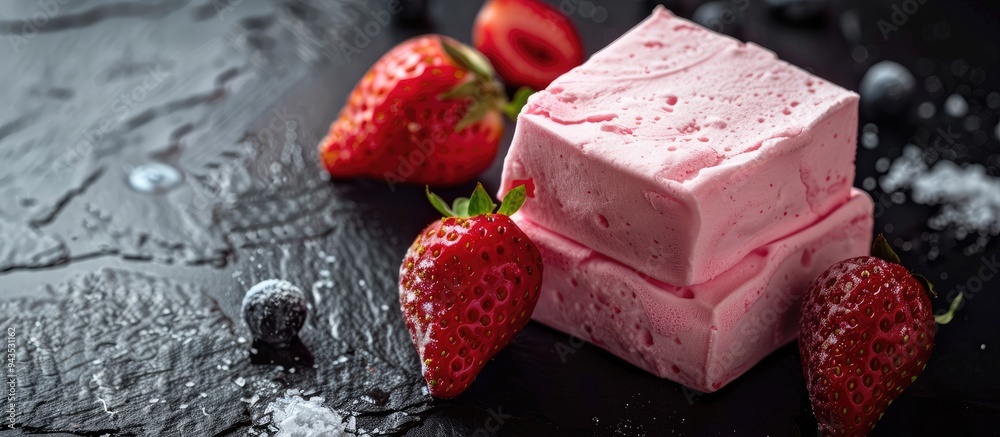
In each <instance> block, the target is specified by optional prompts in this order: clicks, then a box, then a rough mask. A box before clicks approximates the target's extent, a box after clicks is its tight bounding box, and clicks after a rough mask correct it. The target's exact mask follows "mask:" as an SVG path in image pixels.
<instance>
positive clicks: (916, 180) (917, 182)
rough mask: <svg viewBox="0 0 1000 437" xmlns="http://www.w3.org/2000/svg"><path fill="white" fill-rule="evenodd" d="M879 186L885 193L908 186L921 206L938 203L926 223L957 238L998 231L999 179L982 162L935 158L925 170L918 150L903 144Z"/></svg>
mask: <svg viewBox="0 0 1000 437" xmlns="http://www.w3.org/2000/svg"><path fill="white" fill-rule="evenodd" d="M880 185H881V187H882V190H883V191H885V192H887V193H891V192H894V191H897V190H900V189H904V188H909V189H910V190H911V191H912V194H911V197H912V199H913V201H914V202H916V203H918V204H921V205H941V210H940V211H939V212H938V214H937V215H935V216H933V217H931V218H930V220H929V221H928V223H927V224H928V226H930V227H931V228H932V229H937V230H941V229H945V228H948V227H952V228H954V229H955V232H956V236H957V237H958V238H965V237H966V236H967V235H968V234H970V233H978V234H980V235H997V234H1000V178H995V177H991V176H989V175H987V174H986V169H985V168H984V167H983V166H982V165H979V164H972V165H968V166H966V167H962V166H959V165H958V164H956V163H954V162H952V161H939V162H938V163H937V164H935V165H934V167H933V168H931V169H928V167H927V165H926V164H925V163H924V161H923V158H922V156H921V151H920V149H919V148H917V147H915V146H907V147H906V148H905V149H904V151H903V156H901V157H900V158H898V159H896V161H895V162H893V163H892V166H891V167H890V168H889V172H888V174H886V175H885V176H884V177H882V179H881V181H880Z"/></svg>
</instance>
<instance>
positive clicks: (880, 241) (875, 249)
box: [872, 234, 902, 264]
mask: <svg viewBox="0 0 1000 437" xmlns="http://www.w3.org/2000/svg"><path fill="white" fill-rule="evenodd" d="M872 256H874V257H876V258H881V259H883V260H885V261H888V262H891V263H896V264H902V263H901V262H900V261H899V255H896V252H895V251H894V250H892V246H890V245H889V242H888V241H887V240H886V239H885V236H884V235H882V234H878V236H877V237H875V242H874V243H873V244H872Z"/></svg>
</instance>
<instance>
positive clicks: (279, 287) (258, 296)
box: [243, 279, 309, 346]
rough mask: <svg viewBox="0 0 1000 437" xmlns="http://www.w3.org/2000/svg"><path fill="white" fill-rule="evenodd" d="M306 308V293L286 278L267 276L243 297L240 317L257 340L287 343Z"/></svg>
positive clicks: (304, 316)
mask: <svg viewBox="0 0 1000 437" xmlns="http://www.w3.org/2000/svg"><path fill="white" fill-rule="evenodd" d="M308 313H309V308H308V307H307V306H306V295H305V293H303V292H302V290H300V289H299V288H298V287H296V286H294V285H292V284H291V283H289V282H288V281H282V280H279V279H268V280H266V281H262V282H260V283H259V284H257V285H254V286H253V287H252V288H250V291H247V294H246V296H245V297H243V319H244V320H246V322H247V326H249V327H250V333H251V334H253V337H254V338H255V339H257V340H261V341H263V342H266V343H270V344H273V345H277V346H284V345H287V344H288V343H289V342H290V341H292V339H294V338H295V336H296V335H298V333H299V330H300V329H302V325H303V324H304V323H305V321H306V315H307V314H308Z"/></svg>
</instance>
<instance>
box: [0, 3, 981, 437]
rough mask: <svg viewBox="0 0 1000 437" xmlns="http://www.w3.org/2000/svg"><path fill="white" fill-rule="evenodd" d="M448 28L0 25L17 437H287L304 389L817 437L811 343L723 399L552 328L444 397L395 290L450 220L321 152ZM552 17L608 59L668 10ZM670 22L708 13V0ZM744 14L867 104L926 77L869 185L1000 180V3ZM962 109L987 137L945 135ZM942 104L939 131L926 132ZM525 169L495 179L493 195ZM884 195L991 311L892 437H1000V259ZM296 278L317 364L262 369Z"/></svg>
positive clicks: (966, 324)
mask: <svg viewBox="0 0 1000 437" xmlns="http://www.w3.org/2000/svg"><path fill="white" fill-rule="evenodd" d="M429 3H430V7H429V8H430V9H429V15H430V20H429V23H427V24H424V25H418V27H402V26H398V25H397V24H398V23H395V21H398V20H395V19H394V21H393V22H392V23H390V24H388V25H386V26H382V25H381V24H378V26H375V25H371V27H372V28H377V29H378V32H376V34H375V36H374V37H371V38H367V39H361V38H357V34H356V30H355V28H354V26H359V27H361V28H363V27H364V26H365V25H368V24H369V23H371V22H372V21H373V20H375V22H376V23H378V21H377V19H378V17H377V16H378V15H379V14H381V11H384V10H386V7H385V5H384V4H383V2H381V1H376V0H371V1H365V0H343V1H321V0H313V1H281V2H279V1H272V2H264V1H252V0H203V1H170V0H161V1H156V2H138V1H135V2H128V1H119V2H113V1H78V2H66V1H61V0H54V1H51V2H44V1H43V2H36V1H25V0H20V1H11V2H3V3H0V40H3V41H0V77H2V78H3V82H2V83H3V86H2V87H0V101H2V102H4V103H6V104H2V105H0V164H2V165H0V299H2V302H0V320H2V321H3V322H4V325H3V327H4V328H14V332H15V334H14V337H13V338H14V340H13V344H14V349H15V356H16V376H17V389H16V400H15V403H16V408H15V409H16V420H15V421H16V424H17V429H16V430H8V429H7V428H6V427H3V428H2V429H0V433H3V434H4V435H6V434H13V435H17V434H23V433H71V434H80V435H103V434H110V435H252V434H260V433H263V432H267V433H270V432H271V430H270V428H269V421H270V413H269V412H268V410H267V406H268V405H269V404H270V402H271V401H273V400H274V399H275V398H277V397H279V396H281V395H283V394H284V393H286V392H287V390H290V389H291V390H301V391H302V393H303V395H316V396H320V397H323V398H324V399H325V401H324V405H326V406H327V407H329V408H332V409H334V410H335V411H337V412H338V413H340V414H341V415H343V416H345V417H353V418H354V421H355V426H354V427H353V428H351V430H352V431H353V432H355V433H371V434H383V433H389V434H395V433H403V434H410V435H492V434H499V435H565V434H571V435H813V434H815V423H814V420H813V418H812V415H811V413H810V411H809V406H808V398H807V394H806V392H805V386H804V383H803V380H802V374H801V368H800V366H799V364H798V353H797V351H796V349H795V347H794V345H791V346H789V347H786V348H783V349H781V350H779V351H778V352H776V353H775V354H773V355H772V356H770V357H768V358H767V359H766V360H765V361H764V362H762V363H761V364H759V365H758V366H756V367H754V368H753V369H751V370H750V371H749V372H748V373H747V374H746V375H745V376H744V377H742V378H740V379H739V380H737V381H735V382H734V383H732V384H731V385H730V386H728V387H726V388H724V389H723V390H721V391H720V392H718V393H714V394H710V395H706V394H701V393H697V392H693V391H690V390H688V389H685V388H683V387H681V386H679V385H677V384H675V383H672V382H669V381H666V380H660V379H658V378H655V377H652V376H650V375H648V374H646V373H645V372H643V371H641V370H638V369H636V368H634V367H632V366H630V365H628V364H626V363H624V362H622V361H621V360H619V359H617V358H615V357H613V356H611V355H610V354H607V353H605V352H603V351H601V350H600V349H597V348H595V347H592V346H590V345H587V344H584V343H582V342H580V341H579V340H577V339H573V338H569V337H567V336H566V335H565V334H562V333H559V332H556V331H553V330H550V329H548V328H545V327H543V326H541V325H538V324H534V323H533V324H531V325H529V326H528V327H527V328H526V329H525V330H524V331H523V332H522V333H521V334H520V335H519V336H518V337H517V338H516V339H515V341H514V342H513V343H512V344H511V345H510V347H509V348H508V349H506V350H505V351H503V352H501V353H500V354H499V355H498V356H497V357H496V359H494V360H493V361H492V362H491V363H490V364H489V365H488V366H486V368H485V369H484V371H483V373H482V374H481V375H480V377H479V378H478V379H477V381H476V383H475V384H474V385H473V386H472V387H471V388H470V389H469V391H468V392H467V393H465V394H463V395H462V396H460V397H459V398H458V399H455V400H450V401H438V400H433V399H431V398H430V397H429V396H428V395H427V394H426V393H425V391H424V390H423V380H422V378H421V377H420V374H419V363H418V362H417V358H416V354H415V353H414V351H413V349H412V346H411V344H410V340H409V338H408V335H407V333H406V330H405V327H404V325H403V323H402V321H401V319H400V315H399V312H398V309H397V307H396V302H397V297H396V288H395V281H396V272H397V268H398V262H399V259H401V257H402V254H403V252H404V251H405V249H406V247H407V246H408V244H409V242H410V241H411V239H412V236H413V235H414V234H415V233H416V232H418V231H419V230H420V229H421V228H422V227H423V226H424V225H425V224H426V223H427V222H429V221H430V220H432V219H433V217H434V213H433V211H432V209H431V208H430V207H429V206H428V205H426V204H425V201H424V200H423V197H422V193H421V191H422V189H421V188H420V187H410V186H391V187H390V186H388V185H386V184H385V183H383V182H378V181H347V182H331V181H329V180H328V179H327V178H326V177H325V175H324V173H323V172H322V171H321V170H319V169H318V167H317V165H316V157H315V152H314V145H315V143H316V142H317V141H318V140H319V138H320V137H321V136H322V134H323V133H324V132H325V129H326V127H327V124H328V123H329V121H330V120H331V119H332V118H333V117H334V116H335V114H336V112H337V110H338V109H339V108H340V105H341V104H342V102H343V100H344V98H345V96H346V94H347V92H348V91H349V90H350V88H351V87H352V86H353V85H354V83H355V82H356V81H357V80H358V79H359V78H360V76H361V75H362V74H363V73H364V71H365V70H366V69H367V68H368V66H369V65H370V64H371V63H372V62H374V60H375V59H377V58H378V57H379V56H380V55H381V54H382V53H384V52H385V51H386V50H388V49H389V48H390V47H392V46H393V45H394V44H395V43H396V42H398V41H401V40H402V39H405V38H407V37H409V36H413V35H417V34H420V33H425V32H428V31H434V32H439V33H444V34H448V35H451V36H454V37H457V38H459V39H462V40H465V41H468V40H469V37H470V33H471V23H472V20H473V18H474V16H475V13H476V11H477V10H478V7H479V4H480V2H473V1H465V0H436V1H435V0H432V1H431V2H429ZM552 3H553V4H555V5H557V6H559V7H561V8H562V10H563V12H564V13H566V14H567V15H568V16H569V17H570V18H571V19H572V20H573V21H574V22H575V23H576V24H577V26H578V27H579V29H580V31H581V34H582V35H583V36H584V39H585V43H586V47H587V50H588V51H589V52H593V51H595V50H598V49H600V48H601V47H603V46H604V45H606V44H607V43H608V42H610V41H611V40H613V39H614V38H615V37H617V36H618V35H620V34H621V33H623V32H624V31H626V30H627V29H628V28H630V27H631V26H632V25H634V24H635V23H637V22H638V21H639V20H641V19H642V18H643V17H645V16H646V15H647V14H648V12H649V10H650V9H651V6H652V2H647V1H636V0H620V1H612V0H607V1H592V2H583V1H577V0H561V1H558V2H557V1H553V2H552ZM666 3H668V5H669V6H672V7H673V8H674V9H675V10H676V11H677V12H678V13H679V14H681V15H682V16H690V14H691V13H693V12H694V9H695V8H696V6H697V4H698V3H700V2H697V1H694V0H676V1H667V2H666ZM723 3H725V6H727V7H728V8H730V9H731V10H733V11H734V12H738V13H739V16H740V20H741V22H740V23H739V26H735V27H734V28H738V29H739V31H740V35H739V36H740V37H741V38H743V39H744V40H749V41H754V42H756V43H758V44H760V45H763V46H765V47H768V48H770V49H772V50H774V51H775V52H777V53H778V54H779V56H781V57H782V58H784V59H786V60H788V61H790V62H793V63H795V64H797V65H800V66H802V67H803V68H806V69H809V70H810V71H813V72H815V73H816V74H819V75H821V76H823V77H825V78H828V79H830V80H832V81H834V82H836V83H838V84H840V85H843V86H845V87H848V88H851V89H856V88H857V84H858V82H859V81H860V78H861V75H862V74H863V73H864V71H865V70H866V68H867V67H868V66H870V65H871V64H873V63H875V62H877V61H880V60H885V59H891V60H895V61H897V62H900V63H901V64H903V65H905V66H907V67H908V68H909V69H910V70H911V71H913V72H914V75H915V76H916V79H917V84H918V86H917V95H916V96H915V99H914V105H911V106H913V108H910V109H909V110H908V112H907V113H906V114H904V115H902V116H900V117H897V118H895V119H892V120H874V119H871V118H869V117H862V121H861V124H862V126H863V125H864V124H865V123H867V122H869V121H874V122H877V124H878V127H879V134H878V135H879V139H880V141H879V145H878V146H877V147H876V148H874V149H865V148H859V154H858V178H857V181H856V182H857V185H859V186H861V185H863V182H864V181H865V179H866V178H868V177H872V176H878V175H880V174H881V173H882V172H884V170H881V171H880V170H879V167H880V164H878V160H879V159H880V158H889V159H895V158H896V157H898V156H899V155H900V154H901V150H902V146H903V145H904V144H907V143H913V144H916V145H918V146H920V147H922V148H924V149H931V148H934V147H936V146H935V144H944V146H943V147H942V148H941V152H942V153H938V154H935V155H934V156H931V157H929V159H930V160H938V159H948V160H953V161H956V162H960V163H980V164H983V165H984V166H985V171H986V173H987V174H988V175H991V176H1000V141H998V140H997V138H996V137H995V136H994V134H993V129H994V127H995V126H996V125H997V123H998V119H1000V113H998V109H997V106H1000V105H995V106H991V105H990V102H989V101H990V99H991V97H990V94H989V93H990V92H995V91H997V90H1000V52H998V47H997V44H998V42H1000V20H998V18H997V17H998V16H1000V13H998V11H997V8H996V6H994V5H987V3H988V2H983V3H976V2H966V1H955V2H950V1H949V2H946V1H933V0H929V1H927V2H923V3H917V5H918V7H917V9H916V10H915V11H914V12H913V13H907V14H905V18H906V21H905V23H900V24H899V25H898V26H896V27H898V29H896V30H892V31H890V32H888V33H887V34H885V35H884V34H883V33H882V31H880V28H879V21H880V20H882V21H887V22H890V23H891V22H892V21H891V20H893V12H894V9H893V6H894V5H895V6H896V7H903V6H904V3H907V2H906V1H904V0H900V1H898V2H891V1H881V2H869V1H864V0H855V1H844V2H830V4H829V5H828V7H827V8H826V9H827V11H826V13H825V14H824V15H823V18H821V19H819V20H818V21H817V20H813V21H810V22H809V23H808V26H805V25H796V24H795V23H789V22H788V20H786V19H781V20H777V19H775V15H774V13H770V12H768V11H767V10H766V8H767V6H768V5H767V4H768V3H774V2H765V1H757V0H749V1H744V0H732V1H723ZM907 7H908V8H909V6H907ZM373 13H374V14H373ZM779 15H780V14H779ZM852 17H853V18H852ZM344 47H352V48H353V49H356V50H345V49H344ZM930 77H936V78H937V80H938V82H940V84H941V85H940V87H934V86H931V85H932V82H933V80H929V79H928V78H930ZM953 93H959V94H961V95H964V96H965V98H966V99H967V100H968V102H969V113H970V114H974V115H976V116H977V117H978V118H979V119H980V122H981V123H980V126H978V127H975V128H974V129H969V128H968V127H969V126H968V125H967V123H966V122H965V121H964V120H963V119H956V118H952V117H949V116H948V115H946V114H944V113H943V112H944V111H942V109H941V108H942V104H943V102H944V101H945V99H946V97H947V96H949V95H951V94H953ZM922 101H931V102H934V103H935V105H936V107H937V108H938V111H937V115H935V116H934V117H931V118H929V119H924V118H920V117H917V116H916V103H917V102H922ZM508 127H510V128H512V126H508ZM942 132H943V133H942ZM510 133H511V129H508V133H507V136H506V138H505V140H504V141H505V142H504V144H507V143H508V142H509V140H510ZM984 135H985V136H984ZM945 140H946V141H945ZM942 141H944V142H943V143H942ZM151 161H160V162H165V163H168V164H170V165H173V166H175V167H176V168H178V169H180V170H181V172H182V173H183V175H184V180H183V182H182V183H181V184H180V185H179V186H178V187H176V188H175V189H173V190H170V191H168V192H166V193H163V194H145V193H139V192H136V191H135V190H132V189H130V188H129V187H128V185H127V183H126V181H127V177H128V172H129V171H130V170H131V169H132V168H134V167H135V166H138V165H141V164H145V163H148V162H151ZM499 164H500V159H497V161H496V162H495V163H494V165H493V167H492V168H491V169H490V170H489V171H488V172H487V173H486V174H484V176H483V180H484V182H485V183H486V184H487V185H488V186H489V187H491V188H495V187H496V186H497V182H498V178H499ZM470 189H471V185H469V186H464V187H456V188H454V189H448V190H442V192H441V194H442V195H444V196H445V197H451V196H455V195H459V194H465V193H467V192H468V191H470ZM871 191H872V194H873V196H874V197H875V198H876V200H877V202H878V204H879V205H880V206H879V207H877V214H876V227H877V230H878V231H883V232H886V233H887V236H888V237H889V238H890V241H893V242H894V243H895V244H896V245H904V244H907V243H908V244H907V245H906V246H905V247H906V248H908V250H905V251H903V252H902V254H901V255H902V257H903V259H904V260H905V261H906V262H907V263H909V265H911V266H912V267H914V268H915V269H917V270H920V271H922V272H924V273H925V274H927V275H928V276H929V277H930V278H931V279H932V280H934V281H935V283H936V285H937V287H938V290H939V291H941V292H942V295H949V294H952V295H953V294H954V291H955V290H958V287H959V286H965V287H966V291H967V292H969V293H967V295H966V298H967V299H968V304H967V305H966V306H965V307H964V308H963V309H962V312H961V313H960V314H959V316H958V317H957V319H956V321H955V322H953V323H952V324H951V325H948V326H947V327H944V328H942V329H941V330H940V332H939V333H938V340H937V345H936V348H935V352H934V356H933V358H932V361H931V363H930V364H929V366H928V368H927V371H926V372H925V373H924V375H923V376H922V377H921V378H920V379H918V380H917V382H916V383H915V384H914V385H913V386H912V387H911V388H910V389H908V390H907V391H906V393H905V394H904V395H903V397H901V398H900V399H899V400H898V401H897V402H896V403H894V404H893V406H892V407H891V408H890V410H889V411H888V412H887V414H886V416H885V418H884V419H883V420H882V422H881V424H880V425H879V426H878V428H877V429H876V431H875V434H876V435H996V434H997V433H998V429H1000V419H998V416H1000V372H998V370H1000V364H997V363H1000V328H998V327H997V324H996V322H995V320H996V313H997V311H1000V297H998V286H997V282H996V281H995V280H993V279H992V276H991V277H990V278H987V277H986V276H983V275H981V274H980V271H981V268H982V267H984V266H989V265H991V264H990V263H991V262H992V261H991V260H992V259H993V258H992V257H995V256H996V255H997V254H998V250H997V248H998V243H997V238H996V237H995V236H992V237H991V236H989V235H985V236H979V235H971V236H968V237H965V238H957V236H958V235H957V234H958V233H957V230H956V229H955V228H954V227H945V228H943V229H931V228H929V227H928V225H927V223H928V218H929V217H931V216H934V215H935V214H938V213H939V211H940V209H941V208H942V207H941V206H926V205H918V204H915V203H913V202H911V201H910V200H908V199H907V198H906V196H905V195H904V196H903V198H902V199H899V198H898V196H897V199H896V200H900V202H896V201H895V200H894V199H893V198H892V196H891V195H890V194H887V193H881V192H880V191H879V190H878V188H873V189H872V190H871ZM930 254H932V255H930ZM272 277H279V278H284V279H287V280H289V281H292V282H293V283H295V284H297V285H298V286H299V287H301V288H302V289H303V290H304V291H306V293H307V295H308V297H309V299H310V304H311V306H312V313H311V315H310V318H309V320H308V321H307V324H306V327H305V329H304V330H303V334H302V340H303V343H304V344H305V345H307V346H308V348H309V349H310V351H311V353H312V355H314V357H315V364H314V365H313V366H309V365H297V366H293V365H289V363H288V362H285V363H284V364H285V365H282V366H280V367H279V366H278V365H277V364H275V365H252V364H251V363H250V356H251V348H252V346H253V345H252V343H251V342H250V341H249V338H248V337H249V334H248V332H247V330H246V327H245V326H244V325H243V322H242V321H241V320H240V319H239V304H240V300H241V298H242V295H243V293H244V292H245V290H246V289H248V288H249V287H250V286H252V285H253V284H255V283H256V282H257V281H260V280H263V279H268V278H272ZM973 278H976V279H973ZM975 280H978V283H977V282H974V281H975ZM977 284H979V285H978V286H977V287H971V286H972V285H977ZM972 288H975V290H973V289H972ZM945 305H946V302H945V300H944V299H937V300H936V301H935V307H936V308H938V309H940V308H942V307H944V306H945ZM258 352H259V351H258ZM272 358H274V357H272ZM277 358H281V357H277ZM284 358H288V357H284ZM278 361H281V360H278ZM292 362H293V363H294V361H292ZM292 369H294V371H292ZM203 394H204V395H203ZM4 410H5V411H6V410H7V408H4ZM5 414H6V413H5ZM4 420H5V421H4V422H2V425H6V424H7V422H6V416H5V417H4Z"/></svg>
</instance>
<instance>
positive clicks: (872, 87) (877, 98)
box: [858, 61, 917, 116]
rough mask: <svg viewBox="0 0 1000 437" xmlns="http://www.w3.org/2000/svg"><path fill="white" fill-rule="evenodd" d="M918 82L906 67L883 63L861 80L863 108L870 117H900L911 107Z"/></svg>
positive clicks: (890, 62) (860, 90)
mask: <svg viewBox="0 0 1000 437" xmlns="http://www.w3.org/2000/svg"><path fill="white" fill-rule="evenodd" d="M916 87H917V81H916V79H914V78H913V74H912V73H910V71H909V70H907V69H906V67H904V66H902V65H899V64H897V63H895V62H892V61H882V62H879V63H877V64H875V65H872V66H871V68H869V69H868V71H867V72H866V73H865V75H864V77H862V78H861V85H860V86H859V87H858V91H859V92H860V93H861V107H862V109H863V110H864V111H865V112H867V113H868V114H869V115H873V116H878V115H890V116H891V115H899V114H900V113H901V112H902V111H903V110H904V109H906V107H907V106H908V105H909V103H910V100H911V99H912V98H913V93H914V92H915V91H916Z"/></svg>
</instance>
